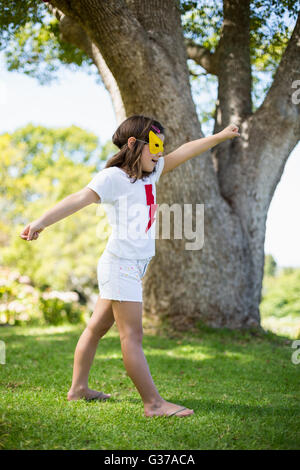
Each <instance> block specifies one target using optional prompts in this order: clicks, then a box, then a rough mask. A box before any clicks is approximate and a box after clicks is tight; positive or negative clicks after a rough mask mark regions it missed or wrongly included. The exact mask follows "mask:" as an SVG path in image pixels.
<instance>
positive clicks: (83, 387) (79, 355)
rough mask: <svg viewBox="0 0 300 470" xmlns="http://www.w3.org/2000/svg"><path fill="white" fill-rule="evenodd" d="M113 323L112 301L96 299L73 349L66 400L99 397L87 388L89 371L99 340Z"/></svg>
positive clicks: (106, 396) (104, 395) (97, 393)
mask: <svg viewBox="0 0 300 470" xmlns="http://www.w3.org/2000/svg"><path fill="white" fill-rule="evenodd" d="M114 321H115V320H114V316H113V311H112V301H111V300H108V299H101V298H100V297H98V300H97V303H96V306H95V309H94V312H93V314H92V316H91V318H90V319H89V322H88V324H87V326H86V328H85V330H84V331H83V333H82V335H81V336H80V338H79V341H78V343H77V346H76V349H75V356H74V368H73V380H72V385H71V388H70V390H69V393H68V400H78V399H79V398H83V397H85V398H94V397H96V396H97V395H99V392H97V391H96V390H91V389H89V388H88V376H89V371H90V368H91V365H92V362H93V360H94V357H95V353H96V349H97V346H98V343H99V340H100V338H102V336H104V335H105V333H106V332H107V331H108V330H109V329H110V328H111V326H112V325H113V324H114ZM109 396H110V395H106V394H103V398H109ZM101 398H102V396H101Z"/></svg>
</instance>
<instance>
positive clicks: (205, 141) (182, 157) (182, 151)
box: [162, 124, 240, 175]
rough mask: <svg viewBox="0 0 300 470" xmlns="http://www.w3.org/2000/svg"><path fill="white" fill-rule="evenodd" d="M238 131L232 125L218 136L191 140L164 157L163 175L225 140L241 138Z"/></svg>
mask: <svg viewBox="0 0 300 470" xmlns="http://www.w3.org/2000/svg"><path fill="white" fill-rule="evenodd" d="M238 130H239V128H238V127H237V126H235V125H234V124H230V125H229V126H227V127H225V129H223V130H222V131H221V132H218V133H217V134H214V135H210V136H208V137H203V138H202V139H197V140H191V141H190V142H187V143H186V144H183V145H181V146H180V147H178V148H177V149H176V150H174V151H173V152H171V153H169V154H168V155H166V156H165V157H164V160H165V162H164V163H165V164H164V168H163V171H162V175H163V174H164V173H167V172H168V171H171V170H174V168H176V167H177V166H179V165H181V164H182V163H184V162H186V161H187V160H189V159H190V158H193V157H196V156H197V155H200V154H201V153H203V152H206V151H207V150H209V149H210V148H212V147H214V146H215V145H218V144H220V143H221V142H224V141H225V140H228V139H232V138H233V137H237V136H240V134H239V132H238Z"/></svg>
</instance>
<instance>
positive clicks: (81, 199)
mask: <svg viewBox="0 0 300 470" xmlns="http://www.w3.org/2000/svg"><path fill="white" fill-rule="evenodd" d="M98 201H99V196H98V195H97V194H96V193H95V192H94V191H92V190H91V189H89V188H83V189H81V190H80V191H78V192H77V193H74V194H70V195H69V196H67V197H65V198H64V199H62V200H61V201H60V202H58V203H57V204H56V205H55V206H54V207H52V208H51V209H49V210H48V211H47V212H45V213H44V214H43V215H42V216H41V217H40V218H39V219H37V220H34V221H33V222H31V223H30V224H28V225H27V226H26V227H25V228H24V230H23V232H22V233H21V234H20V237H21V238H23V239H24V240H27V241H30V240H36V239H37V238H38V236H39V234H40V232H42V230H44V228H46V227H48V226H49V225H52V224H54V223H55V222H57V221H58V220H61V219H64V218H65V217H67V216H68V215H71V214H73V213H74V212H77V211H79V210H80V209H82V208H83V207H85V206H87V205H89V204H91V203H92V202H98Z"/></svg>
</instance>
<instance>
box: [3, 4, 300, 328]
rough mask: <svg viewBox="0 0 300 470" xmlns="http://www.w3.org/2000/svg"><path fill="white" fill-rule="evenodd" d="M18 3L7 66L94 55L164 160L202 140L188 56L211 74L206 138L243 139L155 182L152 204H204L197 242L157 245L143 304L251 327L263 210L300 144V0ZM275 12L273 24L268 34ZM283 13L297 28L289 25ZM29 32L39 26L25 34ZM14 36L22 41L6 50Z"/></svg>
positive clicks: (120, 108)
mask: <svg viewBox="0 0 300 470" xmlns="http://www.w3.org/2000/svg"><path fill="white" fill-rule="evenodd" d="M17 3H18V2H10V8H7V7H5V4H4V3H3V2H2V13H3V15H2V18H3V20H2V21H3V34H2V44H4V46H3V47H7V49H8V51H9V54H10V55H9V56H8V59H9V66H10V68H11V69H14V68H18V69H20V70H21V69H22V67H23V69H24V71H25V72H26V73H31V74H35V73H36V74H40V71H39V67H45V68H46V72H52V68H55V66H56V64H57V63H58V62H59V61H61V60H62V61H64V63H70V64H77V66H81V65H82V66H88V65H89V64H90V63H91V61H92V62H93V64H94V65H95V66H96V68H97V70H98V72H99V73H100V75H101V78H102V80H103V83H104V85H105V87H106V88H107V90H108V91H109V93H110V95H111V98H112V102H113V106H114V109H115V112H116V116H117V119H118V122H121V121H122V120H123V119H125V118H126V117H127V116H129V115H131V114H134V113H143V114H147V115H153V116H154V117H155V118H157V119H159V120H160V121H161V122H162V123H163V124H164V126H165V127H166V134H167V135H166V137H167V139H166V146H165V147H166V152H167V153H168V152H169V151H171V150H173V149H174V148H175V147H177V146H179V145H181V144H182V143H184V142H186V141H188V140H194V139H198V138H200V137H203V133H202V129H201V125H200V122H199V117H198V115H197V109H196V106H195V103H194V102H193V99H192V94H191V83H190V76H191V75H192V77H193V78H194V77H195V71H193V70H189V59H190V60H192V61H193V62H194V63H195V64H198V65H200V66H201V68H202V69H203V70H204V73H206V74H208V75H209V76H210V77H214V79H215V80H217V87H218V90H217V100H216V103H215V107H214V109H212V114H213V116H214V126H213V133H216V132H218V131H219V130H221V129H222V128H224V127H225V126H227V125H228V124H229V123H232V122H234V123H235V124H236V125H238V126H239V128H240V132H241V137H240V138H239V139H234V140H232V141H227V142H224V143H222V144H221V145H218V146H217V147H215V148H213V149H212V151H210V152H206V153H205V154H202V155H201V156H200V157H199V158H194V159H191V160H189V161H188V162H187V163H185V165H182V166H180V167H178V168H177V169H175V170H174V171H173V172H171V173H169V174H167V175H166V176H163V177H162V178H161V180H160V184H159V185H158V193H157V195H158V203H160V204H162V203H167V204H170V205H171V204H173V203H174V202H176V203H181V204H183V203H193V204H195V203H204V204H205V227H204V229H205V245H204V248H203V249H202V250H200V251H187V250H185V243H186V241H187V240H175V239H171V240H160V241H159V242H158V243H157V256H156V258H155V259H154V260H153V261H152V262H151V267H150V269H149V270H148V273H147V276H146V279H145V285H144V287H145V302H144V308H145V313H146V314H149V315H151V314H152V315H154V316H156V317H158V318H160V319H166V320H167V321H171V322H172V324H173V326H174V327H175V328H188V327H189V326H190V325H193V324H194V323H195V322H196V321H197V319H201V320H202V321H204V322H206V323H208V324H210V325H212V326H228V327H230V328H237V327H249V326H259V324H260V314H259V303H260V299H261V287H262V277H263V271H264V238H265V223H266V216H267V211H268V208H269V205H270V202H271V200H272V197H273V194H274V191H275V188H276V185H277V184H278V182H279V180H280V177H281V175H282V172H283V169H284V165H285V163H286V160H287V158H288V156H289V154H290V153H291V151H292V150H293V148H294V147H295V145H296V144H297V142H298V140H299V136H300V119H299V98H298V97H297V89H296V88H297V86H298V82H297V80H299V69H300V65H299V49H300V38H299V29H300V19H299V14H298V12H299V2H294V1H293V2H292V1H283V2H277V1H275V0H269V1H264V2H259V1H252V2H250V0H243V1H237V0H224V1H223V3H221V2H204V1H203V2H201V1H199V2H192V1H186V2H181V3H179V2H178V1H176V0H164V1H159V2H157V1H156V0H148V1H147V2H144V1H143V0H111V1H101V2H99V1H96V0H89V1H87V0H82V1H81V2H75V1H73V2H72V1H69V0H68V1H67V0H51V2H47V3H46V4H45V7H43V5H38V6H37V5H35V4H34V2H32V1H29V0H27V2H22V8H21V7H20V5H17ZM24 4H26V6H27V8H25V6H24ZM3 5H4V7H3ZM46 7H47V10H46ZM270 11H271V12H272V13H273V16H272V15H270ZM47 12H48V13H47ZM49 13H51V14H52V15H53V18H55V21H54V20H50V19H49ZM274 15H275V18H276V20H277V19H278V21H277V22H276V21H275V25H274V24H273V25H271V26H272V27H271V31H268V27H270V23H268V21H269V17H270V16H272V17H273V18H274ZM288 15H289V16H290V17H291V18H292V19H293V27H292V28H291V27H290V26H288V27H287V26H286V22H285V21H284V16H288ZM51 22H52V23H51ZM33 25H35V27H37V29H38V30H39V31H40V32H38V33H37V34H36V35H33V36H31V35H30V34H28V32H27V36H26V27H27V28H29V31H30V28H33ZM36 25H37V26H36ZM49 25H50V26H49ZM43 31H48V36H47V35H46V41H45V40H44V39H45V37H43V35H42V33H43ZM58 31H59V32H60V33H59V34H58ZM18 34H19V35H20V37H21V38H24V34H25V38H26V37H27V41H25V42H22V41H21V42H19V46H18V47H15V48H14V47H13V45H16V44H17V42H16V41H17V40H18ZM19 41H20V40H19ZM66 43H68V44H69V45H73V46H74V48H72V47H71V46H68V47H67V46H66ZM28 44H29V45H28ZM26 46H27V49H26ZM27 50H28V51H29V52H27ZM50 51H52V52H50ZM26 53H28V54H29V58H30V54H32V53H34V56H33V59H32V64H33V65H32V67H31V69H30V60H29V61H28V60H27V61H26V60H23V61H22V60H21V59H22V58H24V57H26ZM83 53H85V55H84V54H83ZM51 54H52V55H51ZM31 57H32V56H31ZM41 58H42V60H41ZM44 58H45V59H46V60H45V61H44ZM17 59H18V60H19V62H18V61H17ZM68 61H69V62H68ZM28 63H29V65H27V64H28ZM26 67H29V70H28V69H27V70H25V68H26ZM261 70H263V71H265V70H266V71H270V72H271V74H272V80H271V81H270V83H269V86H267V89H265V90H263V91H264V92H265V95H264V97H263V101H262V103H261V104H259V105H258V107H257V108H256V106H255V104H254V101H255V100H254V98H255V93H254V88H255V84H256V85H258V84H259V83H258V80H257V77H255V73H254V72H259V71H261ZM196 75H197V73H196ZM255 79H256V80H255ZM255 91H257V89H256V90H255ZM255 108H256V109H255ZM208 118H209V116H208V115H206V119H208ZM174 255H175V256H174Z"/></svg>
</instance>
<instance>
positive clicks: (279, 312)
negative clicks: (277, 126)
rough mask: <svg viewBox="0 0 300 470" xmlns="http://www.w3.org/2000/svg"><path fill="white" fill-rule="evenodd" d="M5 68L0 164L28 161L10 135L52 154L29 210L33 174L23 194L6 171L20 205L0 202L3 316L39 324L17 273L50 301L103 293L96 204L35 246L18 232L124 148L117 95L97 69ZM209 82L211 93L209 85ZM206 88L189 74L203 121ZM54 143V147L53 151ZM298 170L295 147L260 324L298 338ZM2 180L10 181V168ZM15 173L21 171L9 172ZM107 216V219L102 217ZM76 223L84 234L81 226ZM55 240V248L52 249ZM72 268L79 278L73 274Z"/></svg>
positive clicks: (269, 243) (210, 98)
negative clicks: (38, 72)
mask: <svg viewBox="0 0 300 470" xmlns="http://www.w3.org/2000/svg"><path fill="white" fill-rule="evenodd" d="M1 67H2V68H1V79H0V103H1V109H2V112H1V120H0V132H1V136H0V137H1V140H0V142H2V146H1V147H2V153H1V159H2V165H3V167H4V168H7V167H6V165H7V162H9V163H8V165H9V166H10V165H12V164H13V159H15V161H14V164H19V165H20V164H21V165H22V163H21V161H18V155H17V154H16V153H14V155H13V157H12V155H11V151H10V150H9V148H10V146H11V145H12V141H13V140H15V141H16V142H17V143H18V145H19V146H21V144H22V143H23V144H24V142H26V145H27V148H26V149H25V152H26V154H27V159H28V160H30V159H31V158H33V157H34V158H35V160H36V162H37V165H39V161H41V160H44V162H45V155H47V158H48V159H49V160H48V161H51V168H45V167H43V171H44V172H43V178H40V179H36V180H35V181H34V188H32V193H33V195H32V200H33V201H35V200H36V199H39V198H40V200H38V203H36V204H35V203H33V204H32V206H29V203H28V202H27V203H26V205H25V206H23V203H22V201H23V198H22V192H23V191H26V188H27V185H30V179H29V180H28V182H24V181H23V179H21V178H20V179H19V181H17V182H16V183H17V185H18V184H19V190H18V195H16V194H15V192H16V191H15V190H16V188H15V187H12V186H11V187H9V183H8V179H7V176H6V177H5V181H4V180H3V187H4V188H6V191H7V193H6V194H7V195H8V196H9V198H10V197H11V198H12V199H14V198H17V199H18V203H19V205H18V206H17V210H16V209H15V210H14V211H13V212H12V213H11V215H10V211H9V207H7V200H6V198H5V196H4V198H2V207H3V209H4V212H3V213H4V214H5V217H4V219H2V222H1V238H2V242H3V243H2V244H1V246H2V247H1V249H0V264H1V265H2V268H1V270H2V285H3V287H2V289H4V284H5V283H6V281H5V279H7V280H8V281H7V282H8V283H9V284H10V283H11V281H12V283H13V284H12V285H13V286H15V288H16V289H15V291H14V290H13V291H12V293H11V295H9V293H8V292H7V291H6V293H4V292H3V295H2V297H1V310H0V312H1V322H2V323H9V324H16V323H17V324H20V323H28V321H30V322H31V323H32V320H34V319H37V318H38V317H39V318H40V320H41V322H42V321H43V319H44V318H43V317H42V316H41V315H40V314H41V311H40V309H39V307H38V310H39V312H36V315H32V314H31V311H32V308H31V306H32V304H30V307H28V305H29V304H28V296H25V297H23V296H24V294H25V293H24V289H23V288H22V287H21V286H20V285H19V286H18V287H17V284H19V283H18V281H17V279H18V276H22V277H21V280H22V279H23V282H25V284H26V282H30V283H32V282H34V284H35V285H36V286H37V287H40V288H42V289H48V290H53V291H54V292H53V299H54V298H57V297H55V295H56V294H55V292H58V291H61V293H60V294H57V295H58V296H59V298H60V299H61V300H62V302H63V299H67V300H68V302H67V303H69V299H76V298H78V300H80V299H81V300H83V301H84V302H83V304H84V305H87V306H88V307H87V309H88V310H90V309H91V308H92V306H93V304H94V303H95V299H96V296H97V280H96V271H95V264H96V263H95V259H96V257H99V256H100V255H101V253H102V251H103V249H104V246H105V243H106V241H104V242H103V240H100V239H99V238H97V236H95V234H96V226H98V227H99V228H98V229H100V230H101V228H102V229H103V230H106V231H107V236H108V234H109V233H110V232H109V227H107V225H105V223H104V225H103V224H102V225H101V224H100V225H98V224H99V217H100V218H101V214H100V213H99V212H98V215H97V216H96V217H95V216H94V215H95V214H96V210H95V207H93V208H92V209H91V208H89V209H87V210H85V211H82V212H84V214H81V213H80V214H75V215H72V216H71V217H69V218H68V220H66V221H61V222H60V223H58V224H56V225H55V226H53V227H50V228H48V229H47V232H48V233H46V231H45V232H44V233H43V234H42V236H41V237H40V238H39V240H38V242H37V243H36V242H33V246H28V244H26V243H24V241H23V240H19V239H18V235H19V233H18V231H20V229H22V228H24V227H25V224H27V223H28V221H30V220H34V219H36V218H38V217H39V216H40V215H41V214H42V213H43V211H45V210H47V209H48V208H50V207H52V206H53V205H54V204H55V203H56V202H58V201H59V200H60V199H62V198H63V197H65V196H66V195H68V194H70V193H72V192H75V191H78V190H79V189H81V187H83V186H85V184H87V183H88V182H89V180H90V179H91V178H92V176H93V175H94V174H95V170H100V169H101V168H102V167H104V165H105V161H106V159H107V158H108V157H109V156H111V155H112V154H113V153H115V152H117V148H116V147H115V146H114V145H113V144H112V142H111V138H112V135H113V133H114V131H115V130H116V128H117V121H116V117H115V115H114V110H113V107H112V103H111V99H110V95H109V93H108V91H107V90H106V89H105V87H104V85H103V84H102V83H101V82H99V80H98V79H97V75H96V73H95V75H93V74H91V73H90V74H87V73H85V72H81V71H79V70H76V69H75V70H73V71H71V70H69V69H68V68H66V67H64V66H60V68H59V70H58V71H57V74H56V78H55V79H54V80H51V81H50V83H48V82H45V83H44V84H43V85H42V84H40V83H39V82H38V81H37V80H36V79H35V78H32V77H29V76H27V75H25V74H21V73H18V72H8V71H7V70H6V67H5V57H4V54H3V53H2V54H1ZM199 68H201V67H199ZM260 79H261V81H262V83H261V84H260V86H261V88H262V89H263V87H264V86H267V84H268V79H269V77H268V74H267V73H264V74H261V77H260ZM206 85H207V87H208V88H209V91H206ZM206 85H205V82H204V79H203V78H201V77H200V78H198V79H197V80H191V87H192V91H193V98H194V101H195V103H196V105H197V109H198V111H199V118H200V119H201V115H202V114H203V113H204V110H207V109H211V108H212V106H213V103H214V101H215V99H216V83H207V84H206ZM74 97H76V99H74ZM263 98H264V94H263V93H261V94H260V95H259V96H258V97H257V100H256V106H259V105H260V103H261V101H263ZM203 121H204V122H203V132H204V133H205V135H211V133H212V120H210V119H208V118H205V119H204V120H203ZM55 141H56V142H55ZM58 142H59V143H58ZM47 145H50V147H49V148H47ZM55 145H56V146H57V147H59V150H58V149H57V148H55ZM50 149H51V150H50ZM59 151H60V152H61V154H60V156H59ZM14 152H16V151H15V150H14ZM20 152H21V150H20ZM51 152H52V153H51ZM20 155H21V153H19V156H20ZM59 158H60V161H59ZM199 158H201V157H199ZM77 162H78V165H77ZM82 164H83V167H82V166H81V165H82ZM65 170H66V173H65ZM40 171H42V170H40ZM299 174H300V144H298V145H297V146H296V147H295V149H294V150H293V151H292V153H291V155H290V157H289V159H288V161H287V163H286V165H285V169H284V172H283V175H282V177H281V180H280V183H279V184H278V186H277V188H276V191H275V194H274V197H273V200H272V202H271V205H270V208H269V212H268V218H267V224H266V239H265V255H266V260H265V263H266V269H265V278H264V290H263V293H264V295H263V298H262V303H261V315H262V326H263V327H264V328H266V329H270V330H271V331H274V332H277V333H278V334H284V335H287V336H289V337H291V338H295V339H296V338H298V337H299V335H300V300H299V299H300V274H299V273H300V269H299V268H300V250H299V239H300V219H299V217H297V213H298V207H297V206H298V202H299V200H300V186H299ZM62 175H65V176H64V177H63V176H62ZM79 175H80V177H79ZM2 176H3V177H4V172H3V173H2ZM12 177H13V178H14V177H15V176H14V175H13V174H12ZM64 178H66V179H64ZM59 180H61V181H60V183H59V184H58V187H57V190H54V191H53V188H54V187H53V186H52V184H51V182H50V181H52V182H54V184H56V182H57V183H58V181H59ZM44 181H45V183H44ZM13 186H14V185H13ZM34 193H35V194H34ZM5 206H6V207H5ZM6 217H7V219H6ZM10 217H12V218H14V217H16V219H13V220H17V221H19V220H22V219H23V220H24V224H23V226H22V225H20V223H18V224H15V223H11V220H12V219H11V218H10ZM102 217H103V218H104V219H105V216H102ZM5 219H6V220H5ZM76 225H77V227H79V231H77V230H76ZM83 229H84V230H83ZM49 232H51V233H49ZM157 243H158V241H157ZM49 244H51V247H49V246H48V248H47V249H46V246H47V245H49ZM73 255H74V256H73ZM50 266H51V269H50V273H49V267H50ZM71 271H72V273H73V275H70V272H71ZM24 276H28V278H26V277H24ZM26 279H27V281H26ZM21 284H22V282H21ZM6 285H7V284H6ZM91 286H92V287H91ZM18 288H19V289H20V292H19V293H18ZM72 290H73V291H77V292H78V294H79V297H78V295H77V296H76V293H74V294H73V295H70V294H69V295H68V294H66V293H63V292H65V291H68V292H70V291H72ZM27 291H28V293H30V289H29V290H28V288H26V292H27ZM32 292H34V291H33V290H32ZM48 297H49V295H48ZM49 302H52V303H53V319H52V321H54V322H60V320H61V321H63V320H64V315H65V314H64V313H62V312H59V311H56V308H54V306H55V305H57V308H58V307H59V308H60V307H61V305H62V302H58V303H57V302H56V301H55V300H53V301H52V300H51V301H50V300H49ZM36 305H39V304H36ZM78 307H79V306H78ZM49 308H50V304H49ZM66 308H67V306H66ZM79 310H80V311H81V312H84V313H85V316H84V317H82V316H80V317H81V318H82V319H83V320H84V318H87V315H88V314H89V313H88V312H86V309H85V308H79ZM79 310H78V311H79ZM61 316H62V317H61ZM33 317H34V318H33ZM60 317H61V318H60ZM75 318H77V315H74V319H73V320H74V321H75ZM65 319H66V316H65ZM48 321H50V318H49V319H48Z"/></svg>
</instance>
